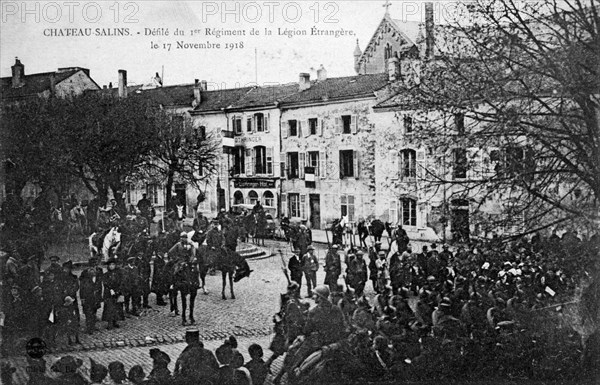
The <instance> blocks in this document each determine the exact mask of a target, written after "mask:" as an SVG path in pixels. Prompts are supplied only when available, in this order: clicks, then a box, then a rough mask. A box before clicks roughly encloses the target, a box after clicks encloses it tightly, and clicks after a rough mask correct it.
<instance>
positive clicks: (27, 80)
mask: <svg viewBox="0 0 600 385" xmlns="http://www.w3.org/2000/svg"><path fill="white" fill-rule="evenodd" d="M79 71H84V72H85V71H86V69H84V68H73V69H69V70H66V71H58V72H41V73H37V74H31V75H25V76H24V77H23V85H22V86H21V87H17V88H13V86H12V77H11V76H7V77H3V78H0V90H1V92H2V99H20V98H27V97H31V96H37V95H39V94H41V93H43V92H45V91H49V90H50V76H51V75H54V79H55V84H58V83H60V82H62V81H63V80H65V79H68V78H69V77H71V76H73V75H74V74H76V73H77V72H79Z"/></svg>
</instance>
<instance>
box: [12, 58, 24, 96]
mask: <svg viewBox="0 0 600 385" xmlns="http://www.w3.org/2000/svg"><path fill="white" fill-rule="evenodd" d="M10 68H11V70H12V86H13V88H17V87H21V86H22V85H23V78H24V77H25V66H24V65H23V64H21V61H20V60H19V58H18V57H16V58H15V64H14V65H13V66H12V67H10Z"/></svg>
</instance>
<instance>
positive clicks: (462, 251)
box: [2, 204, 600, 384]
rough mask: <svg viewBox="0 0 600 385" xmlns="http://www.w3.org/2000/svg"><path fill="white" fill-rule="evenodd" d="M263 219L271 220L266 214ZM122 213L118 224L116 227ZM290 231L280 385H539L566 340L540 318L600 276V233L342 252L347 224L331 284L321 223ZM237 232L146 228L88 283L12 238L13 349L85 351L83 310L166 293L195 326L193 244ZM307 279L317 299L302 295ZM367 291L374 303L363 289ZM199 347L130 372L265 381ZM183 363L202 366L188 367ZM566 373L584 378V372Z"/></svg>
mask: <svg viewBox="0 0 600 385" xmlns="http://www.w3.org/2000/svg"><path fill="white" fill-rule="evenodd" d="M139 209H140V211H144V212H146V213H148V211H149V210H151V205H149V206H148V205H147V204H142V205H141V207H139ZM256 211H257V212H260V207H258V208H257V209H256ZM253 214H256V213H253ZM113 215H114V214H113ZM149 215H150V214H149ZM111 218H112V217H111ZM111 218H109V222H108V223H109V225H110V226H111V227H113V222H112V221H111V220H110V219H111ZM113 220H114V218H113ZM340 222H342V221H340ZM282 223H283V225H284V226H288V231H289V233H290V234H292V233H293V235H294V236H293V237H290V240H291V241H292V245H293V248H294V253H293V255H292V257H291V258H290V259H289V260H288V262H287V269H285V273H286V276H287V277H288V283H289V285H288V290H287V292H286V293H285V294H284V295H282V301H281V306H280V310H279V312H278V313H277V314H276V315H275V317H274V321H275V338H274V339H273V342H272V344H271V346H270V349H271V350H272V351H273V354H272V355H271V357H270V358H269V359H268V360H267V361H266V362H264V361H262V351H260V354H259V352H258V351H259V349H258V348H257V347H256V346H254V347H253V352H250V355H251V356H252V357H253V362H254V364H253V365H255V366H257V367H260V368H261V369H260V372H261V373H263V374H264V373H267V372H269V370H270V366H271V364H272V363H273V361H274V360H275V359H277V358H278V357H280V356H282V355H285V358H284V362H283V367H282V370H281V371H279V372H277V373H274V374H275V377H274V382H275V383H278V382H280V381H281V380H282V378H283V377H284V376H287V378H288V381H289V382H292V383H294V382H296V383H299V382H305V383H319V382H320V383H344V382H349V381H355V380H357V379H363V380H367V381H373V380H375V381H376V380H384V379H388V378H393V379H406V380H425V379H427V380H431V379H435V378H440V379H441V378H459V379H468V378H476V377H478V376H481V375H484V376H486V375H487V376H490V375H492V376H497V375H504V374H505V375H507V376H511V377H523V378H532V377H534V376H535V375H538V374H539V370H538V369H539V368H540V367H541V366H542V365H541V364H540V362H542V361H543V360H544V359H545V353H546V351H545V349H551V348H552V347H553V346H554V347H555V346H556V345H552V344H551V343H548V344H544V343H541V341H544V332H547V331H544V332H540V331H539V330H538V331H536V330H535V329H536V327H537V328H539V327H540V324H539V323H538V324H536V323H535V322H538V321H539V320H540V317H536V314H542V313H541V312H543V311H545V310H546V309H548V308H552V309H555V308H557V307H555V306H553V305H555V304H557V306H558V308H559V307H561V305H562V304H564V303H568V302H569V301H570V300H571V299H572V296H573V294H574V291H575V289H576V287H577V286H578V285H579V284H580V280H581V278H582V277H583V276H584V275H585V274H591V272H592V271H595V270H597V269H598V266H597V261H596V259H597V258H596V259H594V258H593V257H594V256H597V254H598V251H599V245H600V242H599V239H598V236H597V235H596V236H593V237H591V238H590V239H586V240H582V239H580V238H579V237H578V236H577V234H574V233H572V232H567V233H565V234H564V235H562V237H559V236H558V235H556V234H555V233H553V234H552V235H551V236H550V237H541V236H540V235H537V234H536V235H533V236H532V237H528V238H522V239H519V240H516V241H514V242H510V243H505V242H502V241H501V240H500V239H492V240H486V241H479V242H471V243H469V244H461V245H457V246H456V247H453V248H452V250H451V248H450V247H449V246H448V245H446V244H444V245H441V247H440V246H438V245H437V244H430V245H427V246H423V247H422V249H421V250H413V248H412V247H411V245H410V240H409V239H408V236H407V234H406V232H405V231H404V230H402V228H401V226H399V227H398V228H396V229H386V230H388V233H389V234H390V237H389V241H390V243H389V247H386V248H385V249H384V248H383V247H382V243H381V234H382V233H383V230H384V227H383V225H382V226H379V227H378V228H377V229H375V227H377V226H374V225H373V223H370V224H363V225H362V226H361V229H362V231H359V235H360V234H362V235H361V236H360V242H359V246H362V247H356V246H357V245H354V244H353V243H352V242H350V243H349V245H348V244H347V243H346V244H345V242H344V233H343V231H341V230H340V229H343V226H342V225H340V223H338V226H337V227H335V228H334V231H333V232H332V240H333V242H332V244H331V245H329V248H328V250H327V254H326V257H325V261H324V267H323V269H324V270H325V280H324V282H323V284H322V285H320V284H319V283H318V282H317V271H319V269H320V268H321V266H320V261H319V258H317V256H316V253H315V248H314V246H313V245H312V234H311V232H310V229H307V228H306V226H304V225H300V226H297V227H295V226H290V225H289V224H287V223H284V222H283V221H282ZM236 224H237V222H236V221H234V220H232V218H230V217H229V215H228V214H226V213H224V212H222V213H220V214H219V216H218V218H216V219H215V220H214V221H213V222H212V223H211V222H210V221H209V220H208V219H207V218H204V217H202V216H201V215H199V216H197V217H196V218H195V220H194V225H193V227H194V230H195V236H197V237H196V238H194V237H192V239H188V234H187V233H185V232H182V233H179V232H174V233H170V234H160V235H159V236H158V237H155V238H150V237H149V236H147V233H145V232H142V233H141V234H140V235H139V236H138V237H137V241H138V242H137V243H135V244H134V245H133V246H132V247H131V248H129V250H128V253H127V254H126V255H127V257H126V258H125V259H122V258H118V256H116V255H114V251H112V252H111V251H110V250H109V253H108V255H104V253H103V252H100V251H98V253H97V255H94V256H92V257H91V258H90V259H89V265H88V266H87V267H86V268H85V269H84V270H83V271H82V273H81V274H80V276H79V277H78V276H76V275H75V274H74V273H73V263H72V262H71V261H66V262H64V263H62V264H61V263H60V259H59V258H58V257H51V258H50V260H51V264H50V266H49V267H48V268H46V269H45V271H44V272H43V273H40V270H39V256H38V255H37V254H31V253H30V252H29V250H28V249H27V248H25V247H23V244H20V245H16V244H13V243H9V244H7V245H6V246H7V247H5V252H6V256H7V259H6V262H5V263H4V264H3V265H4V269H3V271H2V282H3V286H4V287H8V288H10V292H8V293H6V292H5V293H4V294H3V295H4V297H3V298H2V299H3V303H4V307H3V310H4V313H5V319H4V328H3V329H4V334H3V348H4V349H6V347H11V349H14V346H15V345H14V342H15V341H16V340H17V339H18V338H19V337H23V336H24V335H25V336H42V337H43V338H44V339H45V340H46V341H47V342H48V343H49V344H50V346H52V345H53V344H55V343H56V342H57V339H59V338H64V339H65V341H66V342H67V343H69V344H77V343H79V339H80V336H79V325H80V319H81V314H80V310H79V309H80V306H79V305H80V304H81V308H82V310H83V316H84V318H85V332H86V333H90V334H91V333H94V332H95V331H96V330H97V326H96V324H97V318H96V317H97V314H98V311H99V310H100V309H102V321H104V322H106V323H107V328H109V329H110V328H116V327H119V322H121V321H123V320H125V319H126V318H127V317H136V316H139V313H140V311H141V310H142V309H144V308H149V307H150V304H149V302H148V298H149V295H150V293H151V292H154V293H155V294H156V305H157V306H166V305H169V306H170V311H171V315H172V316H179V315H181V317H182V324H183V325H193V324H194V323H195V320H194V317H193V309H194V301H195V298H196V295H197V292H198V291H199V289H200V288H203V282H202V281H203V275H204V276H205V275H206V272H207V264H205V263H202V261H201V259H200V260H199V258H197V255H196V252H197V250H198V246H197V245H196V246H193V245H192V242H197V243H200V244H202V243H205V244H206V246H207V248H208V250H217V249H219V250H221V249H223V250H233V251H235V248H236V247H237V242H238V240H240V239H243V238H244V237H245V235H244V232H242V231H238V230H236V229H237V228H238V226H237V225H236ZM374 230H375V231H374ZM373 233H376V235H377V237H376V239H373V242H371V244H372V246H367V244H366V242H365V239H366V238H367V237H371V236H372V234H373ZM18 246H19V247H18ZM347 246H349V247H347ZM209 254H210V253H209ZM122 255H124V254H122ZM102 259H103V261H102ZM101 261H102V262H103V263H104V264H105V265H106V269H104V268H103V267H102V266H101V264H100V263H101ZM303 284H304V285H305V287H306V295H307V297H309V298H312V299H314V305H313V303H312V302H307V301H303V300H302V299H301V289H302V286H303ZM369 285H370V286H371V287H372V289H373V292H374V296H370V295H366V290H365V289H366V288H368V287H369ZM369 293H370V290H369ZM232 294H233V292H232ZM178 297H179V298H180V299H181V310H182V313H181V314H180V313H179V306H178ZM165 298H167V299H168V302H167V301H166V300H165ZM188 309H189V311H188ZM538 311H539V312H540V313H536V312H538ZM532 320H534V321H535V322H533V323H532ZM567 334H568V336H567V337H564V336H561V337H560V338H567V339H570V340H569V341H568V343H569V345H568V346H566V347H565V349H566V350H568V351H567V352H561V354H562V355H561V354H555V355H554V356H561V360H562V361H561V362H562V363H563V364H564V363H565V362H568V363H570V364H572V365H571V367H572V368H577V367H578V366H577V365H576V363H577V362H580V361H578V358H574V354H575V353H574V352H577V351H578V349H579V350H582V347H581V341H580V339H578V337H577V336H576V333H570V334H569V333H567ZM555 337H556V336H554V337H553V338H555ZM188 340H189V341H188V342H189V344H190V346H188V348H189V349H186V351H184V353H182V357H180V359H179V360H178V361H177V362H180V361H181V362H188V364H186V365H183V364H181V365H183V366H181V365H177V362H176V364H175V370H174V371H173V373H170V372H169V370H168V363H169V362H170V358H168V356H167V357H166V358H165V353H164V352H159V353H157V350H153V352H154V353H152V354H153V356H152V359H153V362H154V365H155V366H154V369H153V373H154V375H153V374H152V373H150V375H149V376H148V377H146V376H145V375H144V373H143V371H142V372H140V369H141V367H139V368H131V370H130V372H131V371H132V372H133V374H132V373H130V376H129V377H131V378H130V380H131V381H132V382H133V383H144V381H146V383H151V384H161V383H172V382H168V381H175V380H174V379H175V378H177V381H183V382H181V383H183V384H185V383H202V382H199V381H205V383H213V384H214V383H219V384H220V383H231V384H246V383H254V384H257V383H259V384H260V383H262V382H261V381H259V380H255V381H253V382H250V381H252V380H253V375H252V370H250V373H251V374H250V375H248V373H246V371H245V370H243V369H242V366H243V356H242V358H241V363H240V358H239V357H238V355H237V353H236V350H235V349H236V348H235V346H234V345H235V343H234V342H232V341H229V342H227V343H226V344H224V346H225V347H222V348H220V349H221V350H217V352H216V360H214V358H215V357H214V356H213V355H212V352H207V351H205V350H203V349H204V348H203V347H201V345H202V344H201V343H200V342H199V340H198V339H197V338H196V337H194V336H193V335H190V336H189V337H188ZM561 341H562V342H564V339H563V340H561ZM554 343H556V341H554ZM571 347H575V348H574V349H571ZM261 350H262V349H261ZM186 352H187V353H186ZM238 353H239V352H238ZM186 354H187V355H186ZM157 357H158V358H157ZM186 357H187V358H186ZM211 357H212V358H211ZM236 357H237V358H236ZM565 357H566V358H565ZM63 359H64V360H67V361H68V362H62V363H61V361H59V362H57V363H55V364H54V365H53V366H52V368H53V370H54V371H56V372H57V373H60V376H65V378H67V377H69V378H70V377H73V378H75V377H77V376H79V374H77V371H76V370H72V368H73V366H75V367H77V366H80V364H78V362H77V360H75V359H74V358H73V357H67V358H65V357H63ZM186 360H187V361H186ZM73 362H75V365H73ZM165 362H166V364H165ZM200 362H203V364H202V365H200ZM261 362H262V364H261ZM31 365H32V366H35V365H41V363H40V362H32V363H31ZM44 365H45V364H44ZM111 365H112V368H113V370H112V374H110V375H109V377H111V378H112V380H113V381H114V382H115V383H123V381H125V380H126V378H125V377H127V376H125V375H124V373H125V371H124V368H123V365H122V364H120V363H111V364H110V365H109V369H110V367H111ZM157 365H158V366H157ZM92 367H93V368H92V369H94V368H96V369H97V370H96V371H95V373H102V372H104V373H105V376H106V372H107V371H106V370H105V369H101V367H102V365H99V364H97V363H94V364H93V365H92ZM182 367H190V368H193V370H192V369H190V370H191V371H189V372H186V370H184V369H181V368H182ZM224 367H226V369H223V368H224ZM256 370H258V369H256ZM108 372H111V370H108ZM161 373H162V374H161ZM186 373H187V374H186ZM209 373H211V374H209ZM562 373H563V375H564V373H573V369H571V370H570V371H563V372H562ZM76 374H77V375H76ZM265 375H266V374H265ZM161 376H163V377H164V378H163V377H161ZM223 376H225V377H223ZM89 377H90V378H87V379H86V378H82V379H81V381H83V382H77V381H80V380H78V379H74V380H73V381H74V382H72V383H90V382H92V383H98V381H100V382H101V381H102V379H100V380H98V378H97V377H94V378H91V374H90V376H89ZM161 378H162V379H161ZM167 378H168V380H167ZM263 380H264V378H263ZM119 381H120V382H119ZM136 381H137V382H136ZM160 381H163V382H160ZM165 381H167V382H165ZM185 381H188V382H185ZM190 381H192V382H190ZM215 381H217V382H215ZM219 381H225V382H219ZM34 383H35V382H34ZM40 383H43V382H40ZM61 383H67V382H61Z"/></svg>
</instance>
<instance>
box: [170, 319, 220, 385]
mask: <svg viewBox="0 0 600 385" xmlns="http://www.w3.org/2000/svg"><path fill="white" fill-rule="evenodd" d="M185 342H186V343H187V346H186V347H185V349H184V350H183V352H181V354H180V355H179V358H177V361H176V362H175V370H174V372H173V376H174V377H175V380H177V381H180V382H181V383H189V384H198V383H213V382H214V381H215V380H216V379H217V375H218V371H219V363H218V362H217V359H216V358H215V355H214V354H213V353H212V352H211V351H210V350H208V349H205V348H204V344H203V343H202V342H201V341H200V332H199V331H198V330H187V331H186V332H185Z"/></svg>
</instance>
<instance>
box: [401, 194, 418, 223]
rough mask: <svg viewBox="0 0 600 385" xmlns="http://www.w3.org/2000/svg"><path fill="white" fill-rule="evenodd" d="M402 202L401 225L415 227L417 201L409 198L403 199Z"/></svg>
mask: <svg viewBox="0 0 600 385" xmlns="http://www.w3.org/2000/svg"><path fill="white" fill-rule="evenodd" d="M401 202H402V225H403V226H416V225H417V201H415V200H414V199H410V198H403V199H402V200H401Z"/></svg>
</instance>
